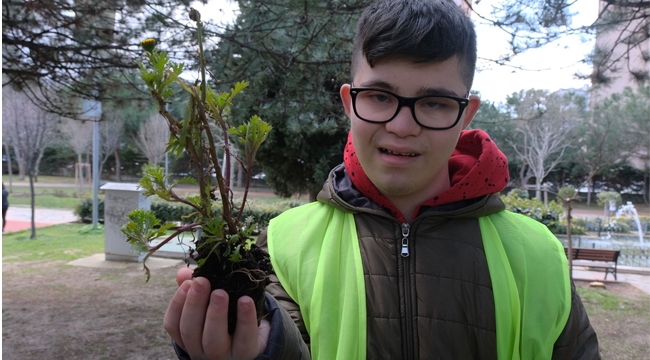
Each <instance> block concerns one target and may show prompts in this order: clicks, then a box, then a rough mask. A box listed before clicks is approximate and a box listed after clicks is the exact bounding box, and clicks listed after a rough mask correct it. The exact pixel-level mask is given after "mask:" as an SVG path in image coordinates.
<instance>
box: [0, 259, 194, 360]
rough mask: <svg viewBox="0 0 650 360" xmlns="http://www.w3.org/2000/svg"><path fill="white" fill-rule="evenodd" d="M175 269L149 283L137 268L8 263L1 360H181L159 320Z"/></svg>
mask: <svg viewBox="0 0 650 360" xmlns="http://www.w3.org/2000/svg"><path fill="white" fill-rule="evenodd" d="M179 266H182V264H181V263H179ZM177 268H178V267H172V268H163V269H156V270H152V278H151V280H150V281H149V283H145V276H144V273H143V272H142V270H141V269H142V267H141V265H138V264H133V265H132V266H129V267H128V268H126V269H98V268H88V267H78V266H70V265H66V264H65V263H64V262H62V261H58V262H23V263H3V264H2V358H3V359H6V360H12V359H71V360H72V359H79V360H82V359H83V360H87V359H176V356H175V354H174V351H173V349H172V347H171V343H170V340H169V337H168V335H167V333H166V332H165V330H164V329H163V326H162V321H163V315H164V312H165V309H166V307H167V304H168V302H169V299H171V296H172V295H173V293H174V291H175V289H176V282H175V273H176V270H177Z"/></svg>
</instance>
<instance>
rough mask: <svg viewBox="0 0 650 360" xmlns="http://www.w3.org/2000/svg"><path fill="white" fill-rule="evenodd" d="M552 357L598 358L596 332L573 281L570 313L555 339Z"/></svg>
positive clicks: (581, 359)
mask: <svg viewBox="0 0 650 360" xmlns="http://www.w3.org/2000/svg"><path fill="white" fill-rule="evenodd" d="M552 359H558V360H559V359H578V360H587V359H588V360H591V359H600V352H599V350H598V338H597V337H596V332H595V331H594V328H593V327H592V326H591V323H589V317H588V316H587V312H586V311H585V308H584V306H583V305H582V300H580V296H579V295H578V293H577V292H576V287H575V284H574V283H573V281H571V313H570V314H569V319H568V320H567V323H566V325H565V327H564V330H562V333H561V334H560V337H559V338H558V339H557V340H556V341H555V345H554V347H553V357H552Z"/></svg>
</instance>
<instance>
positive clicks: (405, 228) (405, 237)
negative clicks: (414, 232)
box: [402, 223, 410, 257]
mask: <svg viewBox="0 0 650 360" xmlns="http://www.w3.org/2000/svg"><path fill="white" fill-rule="evenodd" d="M409 232H410V227H409V224H406V223H404V224H402V257H408V256H409Z"/></svg>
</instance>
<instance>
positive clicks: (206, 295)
mask: <svg viewBox="0 0 650 360" xmlns="http://www.w3.org/2000/svg"><path fill="white" fill-rule="evenodd" d="M210 292H211V291H210V282H209V281H208V280H207V279H206V278H202V277H198V278H195V279H194V280H192V286H190V288H189V290H188V291H187V296H186V298H185V304H184V305H183V310H182V316H181V318H180V322H179V326H180V335H181V338H182V339H183V344H184V345H185V349H187V351H188V354H189V355H190V357H191V358H201V357H203V354H204V351H203V326H204V324H205V314H206V311H207V308H208V302H209V300H210Z"/></svg>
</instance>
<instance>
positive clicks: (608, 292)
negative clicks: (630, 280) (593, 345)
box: [576, 282, 650, 359]
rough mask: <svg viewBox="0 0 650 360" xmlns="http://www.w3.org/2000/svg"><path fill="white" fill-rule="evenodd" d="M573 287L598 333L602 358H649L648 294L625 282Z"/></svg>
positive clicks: (649, 321) (649, 317) (649, 310)
mask: <svg viewBox="0 0 650 360" xmlns="http://www.w3.org/2000/svg"><path fill="white" fill-rule="evenodd" d="M576 288H577V291H578V293H579V294H580V298H581V299H582V303H583V304H584V306H585V309H586V310H587V314H588V315H589V319H590V321H591V324H592V326H593V327H594V329H595V330H596V334H597V335H598V343H599V345H600V351H601V355H602V357H603V359H648V354H650V337H649V336H648V327H650V295H649V294H646V293H644V292H642V291H640V290H638V289H636V288H634V287H633V286H632V285H629V284H627V283H616V284H614V283H611V284H607V288H606V289H600V288H589V286H588V284H587V283H584V282H583V283H579V282H577V283H576Z"/></svg>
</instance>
